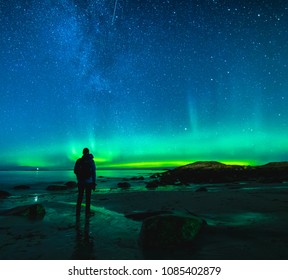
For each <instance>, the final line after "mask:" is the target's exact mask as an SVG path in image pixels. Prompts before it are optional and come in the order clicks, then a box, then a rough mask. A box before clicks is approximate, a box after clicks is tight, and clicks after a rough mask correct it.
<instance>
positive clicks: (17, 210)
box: [0, 204, 46, 220]
mask: <svg viewBox="0 0 288 280" xmlns="http://www.w3.org/2000/svg"><path fill="white" fill-rule="evenodd" d="M45 213H46V212H45V208H44V207H43V205H42V204H31V205H23V206H18V207H14V208H11V209H8V210H4V211H2V212H1V213H0V215H4V216H22V217H26V218H28V219H32V220H37V219H43V218H44V216H45Z"/></svg>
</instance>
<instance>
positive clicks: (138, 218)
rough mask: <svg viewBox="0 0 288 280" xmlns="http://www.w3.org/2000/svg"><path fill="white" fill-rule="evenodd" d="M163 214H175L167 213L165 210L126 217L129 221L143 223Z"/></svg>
mask: <svg viewBox="0 0 288 280" xmlns="http://www.w3.org/2000/svg"><path fill="white" fill-rule="evenodd" d="M163 214H173V212H172V211H165V210H160V211H147V212H135V213H129V214H126V215H125V217H126V218H128V219H131V220H134V221H143V220H145V219H147V218H150V217H153V216H158V215H163Z"/></svg>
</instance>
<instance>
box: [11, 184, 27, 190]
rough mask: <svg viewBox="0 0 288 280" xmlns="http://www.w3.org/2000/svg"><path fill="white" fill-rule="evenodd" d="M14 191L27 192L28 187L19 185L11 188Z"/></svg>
mask: <svg viewBox="0 0 288 280" xmlns="http://www.w3.org/2000/svg"><path fill="white" fill-rule="evenodd" d="M13 189H14V190H29V189H30V186H27V185H19V186H15V187H13Z"/></svg>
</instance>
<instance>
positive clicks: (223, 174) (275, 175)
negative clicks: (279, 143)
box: [160, 161, 288, 185]
mask: <svg viewBox="0 0 288 280" xmlns="http://www.w3.org/2000/svg"><path fill="white" fill-rule="evenodd" d="M287 180H288V162H273V163H268V164H265V165H261V166H245V165H231V164H224V163H220V162H217V161H198V162H194V163H192V164H187V165H184V166H180V167H177V168H175V169H172V170H169V171H167V172H164V173H162V176H161V177H160V185H175V184H177V182H179V181H180V182H181V183H182V184H184V185H187V184H190V183H194V184H215V183H235V182H247V181H249V182H251V181H253V182H261V183H281V182H285V181H287Z"/></svg>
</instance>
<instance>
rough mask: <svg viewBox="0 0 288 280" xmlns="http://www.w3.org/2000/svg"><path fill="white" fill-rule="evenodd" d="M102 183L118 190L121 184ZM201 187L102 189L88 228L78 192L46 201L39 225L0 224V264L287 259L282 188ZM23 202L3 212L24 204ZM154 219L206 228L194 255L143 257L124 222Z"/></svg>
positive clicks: (16, 220) (176, 252) (135, 229)
mask: <svg viewBox="0 0 288 280" xmlns="http://www.w3.org/2000/svg"><path fill="white" fill-rule="evenodd" d="M106 180H107V181H108V182H109V183H110V184H112V185H115V184H116V180H119V178H117V179H115V178H112V179H111V178H110V179H109V178H106ZM138 183H139V182H138ZM138 183H137V181H136V182H134V184H135V185H137V184H138ZM206 187H207V191H205V192H197V191H195V188H196V186H195V188H191V187H189V186H186V187H185V186H178V187H176V186H166V187H164V186H163V187H159V188H157V189H156V190H146V189H143V187H142V188H139V189H137V188H130V189H128V190H121V189H115V188H112V189H110V190H108V189H100V188H99V189H97V190H96V192H94V193H93V194H92V207H91V209H92V211H93V212H94V216H92V217H90V218H89V219H87V220H86V219H85V215H84V211H82V216H81V218H80V221H78V222H76V217H75V204H76V198H77V189H75V188H74V189H71V190H66V191H60V192H56V191H55V192H50V193H45V194H43V195H42V196H41V195H40V196H39V197H38V201H37V203H41V204H42V205H43V206H44V207H45V210H46V215H45V217H44V219H43V220H38V221H29V220H27V219H25V218H23V217H12V216H9V217H5V216H1V217H0V220H1V227H0V236H1V239H0V240H1V241H0V259H220V260H226V259H248V260H249V259H269V260H270V259H272V260H275V259H288V250H287V249H286V248H287V245H288V238H287V236H288V225H287V223H286V221H287V218H288V211H287V208H288V184H287V183H283V184H266V185H263V184H259V183H249V184H247V183H246V184H243V183H233V184H214V185H213V184H210V185H209V184H208V185H206ZM27 197H29V196H26V197H21V196H20V197H15V196H14V197H13V196H12V197H11V198H9V197H8V198H6V199H2V200H1V202H0V205H1V204H2V206H3V204H6V205H10V206H12V205H13V204H14V205H16V204H18V205H21V204H25V203H26V202H27ZM9 201H10V203H9ZM34 203H35V202H34ZM157 211H178V212H181V213H189V214H191V213H192V214H194V215H196V216H199V217H201V218H202V219H204V220H205V221H206V223H207V226H206V227H205V228H204V231H203V232H201V234H200V235H199V237H198V239H197V242H195V243H196V244H194V245H193V246H191V247H188V248H176V249H173V250H168V251H167V250H162V251H159V250H158V251H153V252H147V251H143V250H142V248H141V246H140V245H139V242H138V241H139V234H140V230H141V225H142V221H134V220H131V219H129V218H127V217H126V215H128V214H133V213H141V212H144V213H145V212H157Z"/></svg>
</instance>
